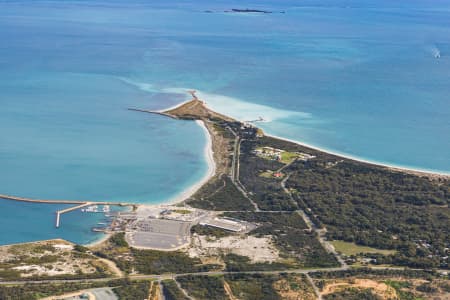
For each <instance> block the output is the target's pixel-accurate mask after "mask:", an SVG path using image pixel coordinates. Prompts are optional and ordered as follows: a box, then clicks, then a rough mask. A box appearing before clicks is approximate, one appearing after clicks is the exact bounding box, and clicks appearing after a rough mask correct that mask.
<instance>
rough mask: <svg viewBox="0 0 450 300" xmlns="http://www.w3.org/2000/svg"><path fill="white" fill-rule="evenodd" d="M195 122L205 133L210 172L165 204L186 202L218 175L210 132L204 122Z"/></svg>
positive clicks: (206, 154) (205, 153) (206, 156)
mask: <svg viewBox="0 0 450 300" xmlns="http://www.w3.org/2000/svg"><path fill="white" fill-rule="evenodd" d="M177 106H179V105H177ZM195 122H196V123H197V124H198V125H199V126H200V127H201V128H202V129H203V132H204V134H205V137H206V145H205V148H204V155H205V159H206V162H207V164H208V171H207V172H206V174H205V175H204V176H203V177H202V179H200V180H199V181H197V182H196V183H195V184H193V185H191V186H190V187H189V188H187V189H186V190H184V191H182V192H181V193H180V194H178V195H176V196H175V197H173V198H172V199H170V200H169V201H167V202H166V203H164V204H177V203H180V202H183V201H184V200H186V199H187V198H189V197H190V196H192V195H193V194H194V193H195V192H196V191H198V189H199V188H201V187H202V186H203V185H204V184H205V183H207V182H208V180H209V179H211V178H212V177H213V176H214V174H215V173H216V162H215V161H214V156H213V150H212V139H211V135H210V134H209V131H208V129H207V128H206V126H205V124H204V123H203V121H199V120H197V121H195Z"/></svg>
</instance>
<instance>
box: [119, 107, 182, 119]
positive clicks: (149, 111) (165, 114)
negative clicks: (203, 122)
mask: <svg viewBox="0 0 450 300" xmlns="http://www.w3.org/2000/svg"><path fill="white" fill-rule="evenodd" d="M128 110H131V111H138V112H145V113H149V114H155V115H161V116H164V117H169V118H172V119H177V120H178V119H179V118H178V117H177V116H174V115H171V114H168V113H165V112H162V111H157V110H148V109H140V108H132V107H130V108H128Z"/></svg>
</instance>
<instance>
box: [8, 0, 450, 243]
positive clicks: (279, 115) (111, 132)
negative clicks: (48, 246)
mask: <svg viewBox="0 0 450 300" xmlns="http://www.w3.org/2000/svg"><path fill="white" fill-rule="evenodd" d="M233 7H238V8H243V7H249V8H253V7H254V8H259V9H267V10H273V11H274V12H276V13H273V14H260V15H255V14H229V13H223V10H225V9H230V8H233ZM204 10H211V11H214V13H205V12H204ZM281 11H284V12H285V13H279V12H281ZM205 24H207V26H205ZM0 41H1V42H0V43H1V44H0V105H1V110H0V137H1V140H0V165H1V166H2V172H1V174H0V193H3V194H14V195H20V196H25V197H37V198H50V199H60V198H62V199H92V200H97V199H98V200H110V201H132V202H142V203H160V202H164V201H166V200H167V199H171V198H173V197H174V196H176V195H177V194H179V193H181V192H182V191H183V190H184V189H186V188H187V187H188V186H190V185H191V184H193V183H194V182H196V181H198V180H199V179H200V178H201V177H202V176H203V175H204V174H205V172H206V170H207V166H206V162H205V160H204V157H203V147H204V143H205V137H204V136H203V133H202V130H201V128H199V127H198V126H197V125H196V124H195V123H193V122H177V121H174V120H168V119H165V118H162V117H158V116H153V115H145V114H139V113H136V112H131V111H128V110H126V108H127V107H139V108H149V109H159V108H163V107H167V106H171V105H174V104H176V103H177V102H180V101H183V100H185V99H186V95H184V94H182V92H183V90H184V89H187V88H189V89H190V88H193V89H198V90H199V91H201V93H202V94H201V95H202V96H203V98H204V100H205V101H206V102H207V103H208V104H209V105H210V106H211V107H213V108H215V109H218V110H220V111H221V112H224V113H228V114H230V115H232V116H236V117H239V118H242V119H243V120H252V119H256V118H258V117H260V116H261V117H263V118H264V119H265V120H267V122H264V123H258V125H259V126H261V127H262V128H264V130H265V131H267V132H269V133H272V134H277V135H280V136H283V137H286V138H291V139H296V140H299V141H302V142H305V143H309V144H312V145H315V146H319V147H323V148H326V149H330V150H333V151H337V152H341V153H344V154H349V155H354V156H357V157H361V158H364V159H368V160H373V161H377V162H383V163H389V164H395V165H402V166H408V167H416V168H421V169H431V170H438V171H442V172H450V157H449V153H450V139H449V138H448V136H449V135H450V105H449V99H448V95H449V94H450V72H449V71H448V70H450V55H449V53H450V1H448V0H445V1H432V2H431V1H408V3H403V2H393V1H302V2H301V3H299V2H298V1H286V0H283V1H257V2H256V1H254V2H252V1H245V3H243V2H242V1H239V2H237V1H236V2H230V1H213V2H212V1H195V2H190V1H151V2H147V1H132V2H131V1H122V0H118V1H20V2H17V1H3V2H1V3H0ZM438 56H439V57H438ZM255 104H257V106H255ZM0 205H3V204H0ZM9 205H13V206H14V205H15V206H16V207H17V209H18V211H19V206H21V205H22V204H21V203H20V204H18V203H16V204H9ZM20 209H22V208H20ZM11 211H14V210H9V211H8V209H6V208H5V209H0V219H1V218H2V217H3V216H4V214H6V213H11ZM29 213H30V217H29V218H30V219H32V218H33V217H32V214H33V213H34V214H35V217H36V218H38V219H39V218H41V215H42V212H40V211H37V210H33V209H31V210H29ZM13 217H14V213H12V216H11V218H13ZM4 223H5V222H4ZM8 224H10V225H8ZM8 226H9V227H8ZM11 226H13V223H12V222H9V221H8V222H6V223H5V224H3V227H2V228H3V229H2V230H4V231H5V232H6V231H9V229H10V228H13V227H11ZM80 226H81V225H80ZM82 226H84V225H82ZM88 227H89V226H88V225H86V226H84V227H83V228H84V229H83V230H86V229H87V228H88ZM77 230H79V229H76V228H74V229H73V232H72V233H70V234H73V236H75V235H76V232H77ZM11 232H14V231H11ZM40 232H41V231H40ZM45 232H47V233H48V236H54V234H55V230H54V229H52V228H51V226H50V227H48V228H47V229H45V230H42V232H41V233H42V234H43V236H45ZM34 234H35V233H32V232H28V233H27V232H25V231H22V232H18V233H17V236H18V237H19V236H20V238H19V239H20V240H26V239H27V238H29V239H33V236H34ZM57 234H59V235H67V236H69V234H68V233H64V232H63V231H61V230H60V231H58V232H57Z"/></svg>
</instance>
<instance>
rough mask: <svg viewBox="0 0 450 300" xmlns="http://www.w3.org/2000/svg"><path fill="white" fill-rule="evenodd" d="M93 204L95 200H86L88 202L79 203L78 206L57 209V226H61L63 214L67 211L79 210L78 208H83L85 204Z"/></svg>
mask: <svg viewBox="0 0 450 300" xmlns="http://www.w3.org/2000/svg"><path fill="white" fill-rule="evenodd" d="M93 204H95V202H86V203H83V204H80V205H77V206H73V207H69V208H66V209H63V210H57V211H56V228H59V225H60V222H61V215H62V214H65V213H68V212H71V211H73V210H77V209H80V208H83V207H85V206H89V205H93Z"/></svg>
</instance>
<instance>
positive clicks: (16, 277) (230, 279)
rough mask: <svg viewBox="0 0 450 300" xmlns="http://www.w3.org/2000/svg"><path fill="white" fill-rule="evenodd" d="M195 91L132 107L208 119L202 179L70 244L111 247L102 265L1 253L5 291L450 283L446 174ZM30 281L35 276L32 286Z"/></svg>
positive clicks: (392, 293) (180, 292) (94, 254)
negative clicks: (233, 114)
mask: <svg viewBox="0 0 450 300" xmlns="http://www.w3.org/2000/svg"><path fill="white" fill-rule="evenodd" d="M189 93H190V94H191V95H192V99H191V100H189V101H186V102H183V103H182V104H180V105H178V106H176V107H173V108H170V109H167V110H164V111H150V110H145V109H139V108H130V110H131V111H136V112H143V113H150V114H158V115H162V116H165V117H170V118H174V119H177V120H180V122H191V121H196V122H199V123H200V124H202V126H204V128H205V130H206V131H207V132H208V135H209V137H210V139H209V141H210V142H209V143H207V149H205V154H206V155H209V156H210V158H211V159H210V168H209V171H208V174H207V176H206V177H205V178H204V179H203V180H202V181H201V183H200V184H198V185H197V186H196V187H195V188H194V189H190V190H189V192H188V193H184V194H183V195H182V197H180V198H179V199H177V201H175V202H174V203H172V204H163V205H157V206H150V205H137V206H136V207H135V209H133V210H131V211H127V212H121V213H118V214H117V216H115V218H114V221H113V222H112V224H111V225H110V226H109V228H108V229H107V230H106V231H107V232H108V233H109V234H110V236H109V238H108V239H106V240H105V241H103V242H101V243H97V244H95V245H90V246H89V247H88V248H86V247H83V246H79V245H72V246H70V247H71V248H70V249H71V250H70V249H69V250H70V251H71V253H75V254H73V257H74V259H75V260H74V261H71V263H72V264H74V265H75V264H77V263H78V261H77V260H76V258H77V257H78V256H81V257H85V259H87V260H89V259H90V263H91V264H92V263H93V262H94V261H95V259H102V261H99V262H96V263H94V265H95V264H98V266H99V268H98V271H97V272H95V271H94V270H93V269H92V267H91V265H89V266H87V267H85V269H86V270H85V273H86V274H80V273H79V272H81V271H76V272H72V273H70V272H71V271H67V272H66V273H65V275H63V274H61V273H58V276H55V275H54V274H55V273H54V272H53V273H52V271H51V270H49V269H48V268H49V267H48V266H45V264H42V265H41V264H40V263H38V262H36V261H37V260H36V257H42V254H40V252H36V251H38V250H36V251H33V253H34V254H33V258H30V259H25V260H23V261H24V262H23V263H21V262H19V261H17V260H6V261H3V262H2V264H1V265H0V278H1V279H2V282H0V283H2V284H1V285H0V295H1V293H4V294H7V295H9V294H8V293H13V292H14V291H17V290H18V289H22V292H23V294H22V295H28V294H26V293H28V292H29V291H30V290H31V291H33V290H34V291H36V290H39V291H42V290H43V289H44V287H48V286H51V287H53V288H55V289H56V290H58V292H55V293H53V294H52V295H57V294H58V293H59V294H61V295H63V294H64V292H67V293H69V292H73V291H76V292H80V291H87V292H89V293H92V291H93V290H94V291H95V289H94V288H98V287H101V288H107V289H109V288H110V287H114V288H113V290H114V292H115V293H116V294H117V295H119V296H120V295H121V293H123V291H128V293H131V290H133V293H139V294H138V295H136V297H142V296H144V297H149V299H154V300H156V299H163V296H162V295H164V298H165V299H250V298H251V297H253V298H255V299H409V298H402V297H404V295H408V297H422V298H429V297H440V296H442V295H444V296H445V295H448V293H450V292H449V290H448V286H450V281H449V279H448V275H447V274H448V270H449V267H450V265H449V262H448V256H449V248H450V244H449V243H450V236H449V231H448V228H450V209H449V204H450V178H449V177H448V176H447V175H444V174H431V173H426V172H416V171H411V170H401V169H394V168H392V167H389V166H380V165H375V164H371V163H367V162H362V161H358V160H354V159H350V158H346V157H342V156H338V155H334V154H331V153H327V152H324V151H320V150H318V149H313V148H310V147H307V146H305V145H300V144H296V143H293V142H291V141H286V140H283V139H279V138H276V137H271V136H267V135H265V134H264V132H263V131H262V130H260V129H259V128H257V127H256V126H254V125H253V124H251V123H246V122H241V121H238V120H234V119H233V118H230V117H227V116H225V115H222V114H220V113H217V112H214V111H213V110H211V109H209V108H208V107H207V104H206V103H205V102H204V101H203V99H199V98H198V97H197V96H196V93H195V91H190V92H189ZM8 197H9V198H10V199H13V198H14V197H12V196H8ZM20 199H23V198H18V199H17V200H20ZM89 203H91V202H89ZM74 204H78V205H83V203H78V202H77V203H74ZM125 204H126V203H123V205H125ZM49 243H50V244H45V247H44V248H45V249H47V250H46V251H48V253H47V252H44V253H47V254H44V257H45V260H47V259H50V258H48V257H47V256H48V255H52V258H51V259H52V260H53V261H54V263H55V264H61V265H62V264H64V262H61V261H60V260H62V256H60V255H57V253H59V252H57V251H56V250H54V248H55V244H56V245H60V244H61V243H62V242H57V243H55V242H49ZM20 247H31V246H29V245H27V246H20ZM20 247H19V246H16V247H15V248H14V247H13V250H14V251H11V249H10V248H7V249H4V250H3V251H4V252H5V253H7V254H5V255H7V256H5V257H13V256H14V255H15V254H14V253H22V252H17V251H19V250H18V249H21V248H20ZM33 247H35V246H33ZM58 247H61V246H58ZM67 247H68V246H64V247H63V248H67ZM41 248H42V245H40V246H39V248H38V249H41ZM52 249H53V250H52ZM69 250H65V251H66V252H67V251H69ZM39 251H41V250H39ZM51 253H54V254H51ZM45 255H46V256H45ZM45 260H44V261H45ZM31 262H34V263H35V265H36V266H38V267H39V268H38V269H39V272H37V271H33V272H32V273H31V274H32V275H31V276H29V275H27V273H26V272H24V271H23V270H30V268H33V267H30V265H32V263H31ZM67 263H68V262H66V265H67ZM100 266H101V267H100ZM34 268H37V267H34ZM46 268H47V269H46ZM46 270H47V271H46ZM87 270H90V271H89V272H88V271H87ZM27 272H28V273H29V271H27ZM77 272H78V273H77ZM124 278H127V279H126V280H122V279H124ZM80 279H83V280H84V281H83V283H81V282H80V281H79V280H80ZM43 280H45V281H43ZM29 281H32V282H33V285H27V286H26V288H25V287H24V283H25V282H29ZM67 282H70V283H71V284H72V288H70V289H69V288H68V287H67V286H64V284H65V283H67ZM10 285H13V288H11V287H10ZM13 289H14V290H13ZM269 296H270V297H269ZM371 297H372V298H371ZM123 299H127V298H123ZM411 299H412V298H411Z"/></svg>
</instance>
